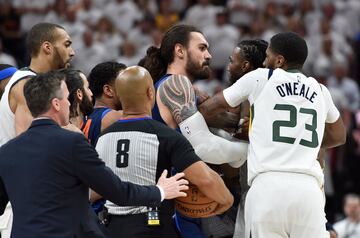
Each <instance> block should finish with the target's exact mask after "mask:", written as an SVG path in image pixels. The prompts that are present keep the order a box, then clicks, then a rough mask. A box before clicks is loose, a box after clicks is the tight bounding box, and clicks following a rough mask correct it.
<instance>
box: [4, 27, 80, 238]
mask: <svg viewBox="0 0 360 238" xmlns="http://www.w3.org/2000/svg"><path fill="white" fill-rule="evenodd" d="M71 43H72V41H71V38H70V36H69V35H68V33H67V32H66V31H65V29H64V28H63V27H62V26H59V25H56V24H51V23H39V24H36V25H34V26H33V27H32V28H31V30H30V32H29V33H28V39H27V45H28V50H29V52H30V57H31V61H30V65H29V67H26V68H23V69H20V70H18V71H17V72H16V73H15V74H14V75H13V76H12V78H11V79H10V81H9V83H8V85H7V86H6V88H5V92H4V95H3V97H2V99H1V102H0V118H1V120H0V146H2V145H3V144H5V143H6V142H8V141H9V140H11V139H12V138H14V137H15V136H16V135H19V134H21V133H22V132H24V131H25V130H26V129H27V128H28V127H29V126H30V124H31V122H32V119H33V118H32V116H31V113H30V111H29V109H28V106H27V105H26V101H25V97H24V92H23V88H24V85H25V83H26V82H27V81H28V80H29V77H31V76H34V75H35V74H37V73H45V72H48V71H50V70H56V69H61V68H67V67H69V66H70V61H71V59H72V57H73V56H74V55H75V52H74V50H73V49H72V47H71ZM3 219H4V220H3ZM0 221H1V223H2V224H6V225H5V226H4V227H0V229H1V234H2V237H3V238H4V237H5V238H6V237H10V231H11V224H12V213H11V209H10V206H8V207H7V209H6V211H5V214H4V215H3V216H2V217H1V218H0Z"/></svg>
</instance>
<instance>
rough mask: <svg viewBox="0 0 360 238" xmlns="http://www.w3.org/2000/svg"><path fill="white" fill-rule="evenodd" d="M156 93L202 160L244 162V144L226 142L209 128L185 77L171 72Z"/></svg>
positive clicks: (219, 162)
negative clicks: (169, 76)
mask: <svg viewBox="0 0 360 238" xmlns="http://www.w3.org/2000/svg"><path fill="white" fill-rule="evenodd" d="M158 92H159V96H160V100H161V102H162V104H164V105H165V106H166V107H167V108H168V109H169V110H170V112H171V114H172V116H173V118H174V119H175V121H176V123H177V124H178V125H179V127H180V130H181V133H182V134H183V135H184V136H185V137H186V138H187V139H188V140H189V142H190V143H191V145H192V146H193V147H194V149H195V152H196V154H197V155H198V156H199V157H200V158H201V159H202V160H203V161H205V162H208V163H212V164H223V163H230V162H233V163H236V166H237V167H238V166H241V165H242V164H243V163H244V162H245V160H246V156H247V143H243V142H234V141H227V140H225V139H223V138H221V137H218V136H215V135H214V134H212V133H211V132H210V131H209V128H208V127H207V125H206V122H205V120H204V117H203V116H202V115H201V113H200V112H198V110H197V108H196V103H195V93H194V89H193V87H192V85H191V82H190V81H189V79H188V78H187V77H185V76H182V75H172V76H171V78H169V79H168V80H166V81H165V82H164V83H163V84H162V85H161V86H160V88H159V91H158ZM233 165H234V164H233Z"/></svg>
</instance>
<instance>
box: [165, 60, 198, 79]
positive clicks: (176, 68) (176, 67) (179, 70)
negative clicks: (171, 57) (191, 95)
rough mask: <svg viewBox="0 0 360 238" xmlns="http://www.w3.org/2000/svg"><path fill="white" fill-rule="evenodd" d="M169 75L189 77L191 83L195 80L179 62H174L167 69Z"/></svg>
mask: <svg viewBox="0 0 360 238" xmlns="http://www.w3.org/2000/svg"><path fill="white" fill-rule="evenodd" d="M166 73H167V74H180V75H184V76H186V77H188V78H189V79H190V81H191V82H192V81H193V78H192V77H191V76H190V75H188V73H187V72H186V69H185V66H184V65H182V64H180V63H179V62H174V63H172V64H170V65H169V66H168V67H167V71H166Z"/></svg>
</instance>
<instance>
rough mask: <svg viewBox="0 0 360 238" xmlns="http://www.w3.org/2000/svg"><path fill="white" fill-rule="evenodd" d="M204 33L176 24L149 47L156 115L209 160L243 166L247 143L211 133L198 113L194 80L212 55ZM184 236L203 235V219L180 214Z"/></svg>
mask: <svg viewBox="0 0 360 238" xmlns="http://www.w3.org/2000/svg"><path fill="white" fill-rule="evenodd" d="M208 47H209V44H208V42H207V41H206V39H205V37H204V36H203V34H202V33H201V32H200V31H199V30H198V29H196V28H195V27H193V26H189V25H176V26H173V27H172V28H170V29H169V30H168V31H167V32H166V33H165V35H164V38H163V40H162V42H161V46H160V48H157V47H150V48H149V49H148V50H147V55H146V56H145V58H144V59H143V60H142V62H143V64H144V66H145V68H147V69H148V70H149V72H150V74H151V76H152V77H153V79H154V81H155V89H156V98H155V101H156V102H155V106H154V109H153V118H154V119H155V120H158V121H160V122H163V123H165V124H166V125H168V126H169V127H171V128H173V129H177V130H180V131H181V133H182V134H183V135H184V136H185V137H186V138H187V139H188V140H189V142H190V143H191V145H192V146H193V147H194V149H195V152H196V154H197V155H198V156H199V157H200V158H201V159H202V160H203V161H204V162H207V163H212V164H223V163H231V162H232V165H233V166H235V165H236V166H240V165H241V164H243V163H244V161H245V159H246V154H247V144H246V143H241V142H231V141H227V140H225V139H223V138H221V137H218V136H215V135H214V134H212V133H211V132H210V131H209V129H208V127H207V124H206V122H205V120H204V118H203V116H202V115H201V113H200V112H198V109H197V105H196V100H197V99H196V97H195V92H194V88H193V86H192V81H193V80H195V79H204V78H207V77H209V70H210V69H209V61H210V59H211V55H210V53H209V51H208ZM176 220H177V221H180V222H177V224H178V228H179V230H180V232H181V235H182V237H185V238H186V237H192V238H198V237H200V238H202V237H204V236H203V234H202V232H201V229H200V226H201V222H200V219H193V218H189V217H185V216H183V215H180V214H178V213H177V216H176Z"/></svg>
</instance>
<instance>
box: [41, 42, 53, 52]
mask: <svg viewBox="0 0 360 238" xmlns="http://www.w3.org/2000/svg"><path fill="white" fill-rule="evenodd" d="M41 50H42V51H43V52H44V53H45V54H46V55H50V54H51V52H52V44H51V43H50V42H49V41H45V42H44V43H42V44H41Z"/></svg>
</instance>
